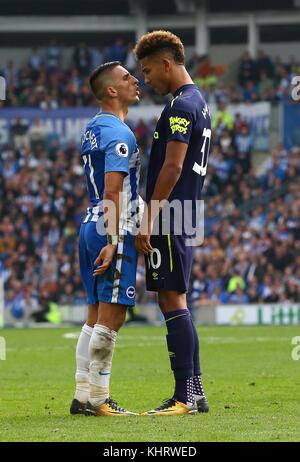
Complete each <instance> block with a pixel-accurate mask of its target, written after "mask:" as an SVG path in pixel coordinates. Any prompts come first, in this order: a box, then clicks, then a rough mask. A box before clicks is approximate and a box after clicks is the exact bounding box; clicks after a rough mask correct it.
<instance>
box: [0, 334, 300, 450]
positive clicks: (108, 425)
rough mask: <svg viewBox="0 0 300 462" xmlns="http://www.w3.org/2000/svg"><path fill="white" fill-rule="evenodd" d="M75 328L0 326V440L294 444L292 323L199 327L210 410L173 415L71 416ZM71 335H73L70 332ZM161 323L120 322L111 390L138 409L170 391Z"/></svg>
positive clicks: (299, 391)
mask: <svg viewBox="0 0 300 462" xmlns="http://www.w3.org/2000/svg"><path fill="white" fill-rule="evenodd" d="M79 330H80V328H79V327H78V328H76V327H73V328H68V329H66V328H63V329H5V330H2V331H0V336H2V337H4V338H5V341H6V347H7V353H6V360H5V361H0V441H96V442H117V441H121V442H127V441H128V442H137V441H143V442H171V441H175V442H198V441H299V440H300V425H299V422H300V406H299V401H300V361H294V360H292V357H291V352H292V349H293V345H292V343H291V342H292V338H293V337H294V336H299V335H300V326H298V327H297V326H291V327H289V326H270V327H269V326H258V327H245V326H241V327H218V326H216V327H199V328H198V332H199V334H200V338H201V352H202V362H203V364H202V366H203V370H204V386H205V389H206V393H207V396H208V399H209V403H210V407H211V411H210V412H209V413H208V414H197V415H195V416H193V415H190V416H178V417H148V416H136V417H122V418H109V417H106V418H104V417H102V418H101V417H98V418H95V417H89V418H88V417H85V416H71V415H69V405H70V401H71V399H72V395H73V387H74V379H73V377H74V368H75V358H74V356H75V344H76V339H75V338H68V336H67V338H66V334H70V333H78V332H79ZM71 337H72V336H71ZM172 391H173V378H172V374H171V372H170V369H169V359H168V356H167V351H166V345H165V328H164V327H125V328H123V329H122V330H121V331H120V334H119V337H118V341H117V347H116V350H115V354H114V361H113V371H112V381H111V396H112V397H113V398H114V399H116V400H117V401H118V402H119V403H120V404H121V405H122V406H124V407H127V408H128V409H130V410H133V411H136V412H142V411H145V410H147V409H150V408H153V407H156V406H158V405H159V404H160V403H161V401H162V400H163V399H164V398H168V397H170V396H171V395H172Z"/></svg>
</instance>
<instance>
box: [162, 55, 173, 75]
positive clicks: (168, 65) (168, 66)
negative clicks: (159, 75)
mask: <svg viewBox="0 0 300 462" xmlns="http://www.w3.org/2000/svg"><path fill="white" fill-rule="evenodd" d="M163 66H164V70H165V72H170V70H171V60H170V59H168V58H163Z"/></svg>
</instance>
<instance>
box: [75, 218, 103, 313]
mask: <svg viewBox="0 0 300 462" xmlns="http://www.w3.org/2000/svg"><path fill="white" fill-rule="evenodd" d="M106 242H107V239H106V237H105V236H100V235H99V234H98V233H97V229H96V223H95V222H89V223H83V224H82V225H81V228H80V233H79V244H78V250H79V263H80V274H81V279H82V283H83V285H84V288H85V290H86V293H87V303H88V304H91V305H92V304H95V303H97V302H98V296H97V284H96V278H95V277H94V276H93V272H94V261H95V259H96V257H97V256H98V254H99V252H100V250H101V249H102V247H103V246H104V245H106Z"/></svg>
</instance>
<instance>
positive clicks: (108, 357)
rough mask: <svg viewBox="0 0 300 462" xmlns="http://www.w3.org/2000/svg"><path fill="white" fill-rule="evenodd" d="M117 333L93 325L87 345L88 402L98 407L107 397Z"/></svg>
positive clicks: (98, 325)
mask: <svg viewBox="0 0 300 462" xmlns="http://www.w3.org/2000/svg"><path fill="white" fill-rule="evenodd" d="M116 338H117V332H115V331H114V330H111V329H109V328H108V327H105V326H101V325H100V324H95V326H94V330H93V334H92V337H91V341H90V345H89V357H90V394H89V402H90V403H91V404H92V405H93V406H95V407H96V406H99V405H100V404H102V403H104V402H105V400H106V399H107V398H108V397H109V381H110V373H111V363H112V357H113V352H114V348H115V343H116Z"/></svg>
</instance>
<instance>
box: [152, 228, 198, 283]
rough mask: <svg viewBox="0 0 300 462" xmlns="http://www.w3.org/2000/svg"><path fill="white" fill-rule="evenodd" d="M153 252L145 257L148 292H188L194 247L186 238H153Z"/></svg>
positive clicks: (169, 235) (170, 236)
mask: <svg viewBox="0 0 300 462" xmlns="http://www.w3.org/2000/svg"><path fill="white" fill-rule="evenodd" d="M150 242H151V245H152V247H153V251H152V252H151V254H150V255H147V256H146V257H145V265H146V283H147V290H153V291H158V290H159V289H165V290H176V291H178V292H187V291H188V290H189V280H190V275H191V270H192V264H193V257H194V247H192V246H187V245H186V238H185V237H184V236H177V235H172V234H168V235H166V236H151V238H150Z"/></svg>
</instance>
